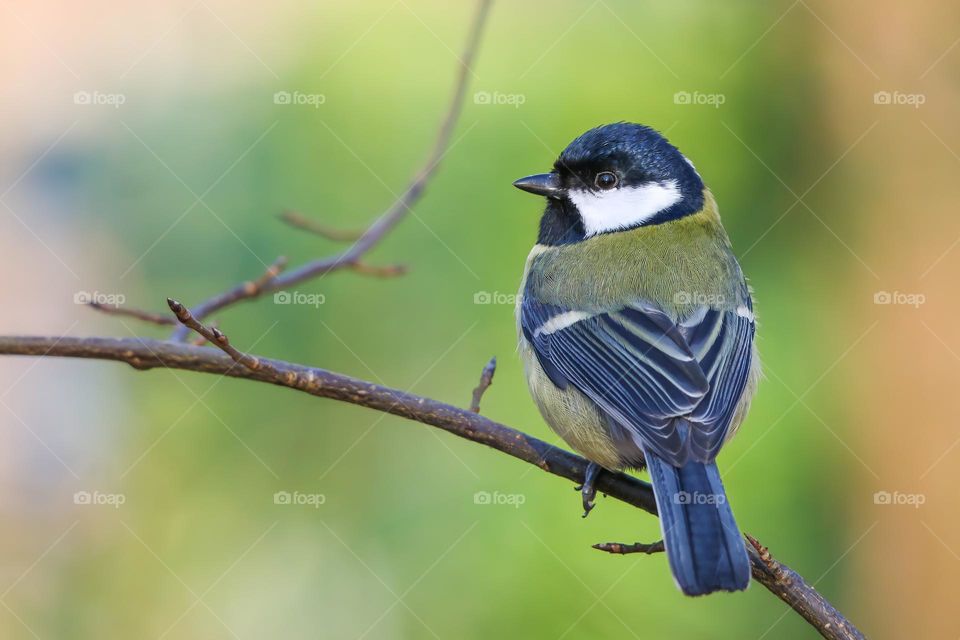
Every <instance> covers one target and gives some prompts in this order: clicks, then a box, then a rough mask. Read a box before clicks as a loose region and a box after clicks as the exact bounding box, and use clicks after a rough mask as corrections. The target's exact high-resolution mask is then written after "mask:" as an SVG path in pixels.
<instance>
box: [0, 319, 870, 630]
mask: <svg viewBox="0 0 960 640" xmlns="http://www.w3.org/2000/svg"><path fill="white" fill-rule="evenodd" d="M174 304H176V303H174ZM171 306H173V304H172V305H171ZM187 313H189V312H187ZM194 315H195V314H194ZM197 325H198V326H199V327H200V331H199V332H200V333H201V335H205V336H206V337H207V338H208V340H210V341H211V342H212V343H213V344H215V345H216V346H217V347H218V348H216V349H215V348H212V347H209V346H208V347H199V346H194V345H190V344H184V343H181V342H171V341H161V340H147V339H141V338H73V337H6V336H0V355H26V356H56V357H70V358H88V359H96V360H114V361H117V362H125V363H127V364H129V365H130V366H132V367H134V368H136V369H140V370H146V369H154V368H169V369H182V370H185V371H196V372H200V373H213V374H218V375H224V376H229V377H231V378H244V379H248V380H256V381H259V382H266V383H269V384H274V385H277V386H281V387H288V388H290V389H296V390H297V391H302V392H304V393H309V394H310V395H314V396H318V397H321V398H331V399H334V400H340V401H343V402H349V403H351V404H355V405H359V406H362V407H367V408H370V409H375V410H377V411H383V412H386V413H389V414H392V415H396V416H400V417H403V418H407V419H410V420H413V421H416V422H421V423H423V424H427V425H430V426H433V427H437V428H439V429H443V430H444V431H447V432H449V433H452V434H454V435H456V436H459V437H461V438H465V439H467V440H471V441H473V442H478V443H480V444H485V445H487V446H488V447H491V448H493V449H496V450H498V451H501V452H503V453H506V454H507V455H510V456H513V457H514V458H517V459H518V460H523V461H524V462H528V463H530V464H532V465H535V466H537V467H539V468H540V469H542V470H544V471H546V472H547V473H551V474H553V475H556V476H559V477H561V478H566V479H568V480H572V481H573V482H578V483H580V482H583V479H584V474H585V472H586V469H587V464H588V462H587V460H585V459H583V458H581V457H580V456H577V455H574V454H573V453H570V452H569V451H565V450H563V449H560V448H558V447H554V446H553V445H551V444H548V443H546V442H544V441H543V440H539V439H537V438H534V437H533V436H529V435H527V434H525V433H522V432H520V431H517V430H515V429H511V428H510V427H507V426H505V425H502V424H500V423H498V422H494V421H493V420H490V419H488V418H486V417H484V416H482V415H480V414H477V413H474V412H473V411H470V410H468V409H460V408H458V407H454V406H452V405H449V404H445V403H442V402H439V401H437V400H433V399H431V398H425V397H422V396H417V395H414V394H412V393H407V392H404V391H399V390H397V389H391V388H389V387H384V386H381V385H378V384H374V383H372V382H367V381H365V380H359V379H357V378H352V377H350V376H346V375H343V374H340V373H334V372H332V371H327V370H325V369H318V368H314V367H307V366H304V365H301V364H294V363H290V362H284V361H281V360H272V359H268V358H259V357H254V356H248V355H247V354H243V353H240V352H239V351H237V352H236V353H235V354H230V355H228V354H227V353H224V352H223V351H221V350H222V349H224V346H225V344H226V345H228V344H229V341H226V338H225V336H224V337H223V338H222V339H221V338H218V337H217V334H219V335H221V336H222V332H219V331H218V330H214V329H207V328H205V327H203V326H202V325H199V323H197ZM231 348H232V347H231ZM247 358H251V359H252V360H246V359H247ZM252 361H256V366H251V364H252ZM238 362H240V363H241V364H244V366H237V363H238ZM247 363H251V364H247ZM597 489H598V490H599V491H602V492H603V493H605V494H607V495H608V496H610V497H613V498H616V499H617V500H620V501H622V502H625V503H627V504H630V505H633V506H635V507H638V508H640V509H643V510H644V511H647V512H648V513H651V514H656V512H657V507H656V502H655V500H654V496H653V489H652V488H651V487H650V485H649V484H647V483H646V482H643V481H641V480H638V479H637V478H634V477H632V476H628V475H626V474H623V473H602V474H600V476H599V477H598V479H597ZM751 541H752V542H751V545H750V546H748V547H747V551H748V553H749V555H750V562H751V565H752V571H753V578H754V580H756V581H757V582H759V583H760V584H762V585H763V586H764V587H766V588H767V589H768V590H769V591H770V592H771V593H773V594H774V595H776V596H777V597H778V598H780V599H781V600H783V601H784V602H786V603H787V604H788V605H790V607H792V608H793V609H794V611H796V612H797V613H799V614H800V615H801V616H803V618H804V619H805V620H807V622H809V623H810V624H811V625H812V626H813V627H814V628H816V629H817V631H818V632H820V634H821V635H822V636H823V637H825V638H829V639H831V640H862V639H863V638H864V636H863V634H862V633H860V631H859V630H858V629H857V628H856V627H855V626H854V625H853V624H852V623H851V622H850V621H849V620H847V619H846V618H844V617H843V615H842V614H841V613H840V612H839V611H837V609H836V608H834V606H833V605H831V604H830V603H829V602H828V601H827V600H826V599H825V598H824V597H823V596H822V595H820V594H819V593H818V592H817V591H816V589H814V588H813V587H812V586H811V585H810V584H808V583H807V582H806V581H805V580H804V579H803V578H802V577H801V576H800V575H799V574H798V573H796V572H795V571H793V570H792V569H790V568H789V567H787V566H786V565H784V564H782V563H780V562H777V561H776V560H774V559H773V558H772V557H771V556H770V554H769V552H768V551H767V550H766V549H765V548H764V547H762V546H760V544H759V543H755V544H754V542H755V539H751Z"/></svg>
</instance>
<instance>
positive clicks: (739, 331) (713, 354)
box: [680, 298, 756, 461]
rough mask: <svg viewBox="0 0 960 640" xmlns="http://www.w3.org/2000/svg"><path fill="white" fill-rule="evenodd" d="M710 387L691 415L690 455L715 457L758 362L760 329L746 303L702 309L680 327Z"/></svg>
mask: <svg viewBox="0 0 960 640" xmlns="http://www.w3.org/2000/svg"><path fill="white" fill-rule="evenodd" d="M680 330H681V332H683V334H684V337H685V338H686V340H687V344H688V345H689V346H690V350H691V351H692V352H693V354H694V356H695V357H696V359H697V361H698V362H699V363H700V367H701V369H702V370H703V372H704V375H705V376H706V378H707V380H708V381H709V383H710V389H709V391H707V393H706V395H704V397H703V398H702V399H701V400H700V403H699V404H698V405H697V406H696V408H695V409H694V410H693V411H692V412H691V413H690V415H689V416H687V419H688V420H689V421H690V422H691V423H692V424H693V425H694V427H693V428H692V429H691V430H690V449H691V455H692V456H693V457H694V458H695V459H696V460H701V461H708V460H713V459H714V458H715V457H716V456H717V453H718V452H719V451H720V447H721V446H723V442H724V440H725V438H726V435H727V431H728V430H729V429H730V424H731V422H732V420H733V417H734V414H735V413H736V411H737V408H738V407H739V405H740V399H741V398H742V396H743V392H744V390H745V389H746V386H747V383H748V380H749V377H750V370H751V368H752V365H753V337H754V332H755V330H756V326H755V322H754V318H753V308H752V304H751V303H750V300H749V298H748V299H747V304H746V305H745V306H743V307H741V308H740V309H738V310H736V311H728V310H720V309H710V308H706V307H704V308H702V309H700V310H698V312H697V313H695V314H693V316H691V317H689V318H687V319H686V320H685V321H684V322H682V323H681V325H680Z"/></svg>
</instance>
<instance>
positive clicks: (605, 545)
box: [593, 540, 664, 555]
mask: <svg viewBox="0 0 960 640" xmlns="http://www.w3.org/2000/svg"><path fill="white" fill-rule="evenodd" d="M593 548H594V549H599V550H600V551H606V552H607V553H619V554H620V555H626V554H628V553H645V554H647V555H651V554H654V553H661V552H662V551H664V546H663V540H657V541H656V542H634V543H633V544H625V543H623V542H598V543H597V544H595V545H593Z"/></svg>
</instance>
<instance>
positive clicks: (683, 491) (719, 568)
mask: <svg viewBox="0 0 960 640" xmlns="http://www.w3.org/2000/svg"><path fill="white" fill-rule="evenodd" d="M514 186H516V187H518V188H520V189H522V190H524V191H528V192H530V193H534V194H537V195H541V196H545V197H546V199H547V206H546V210H545V211H544V213H543V216H542V218H541V220H540V233H539V237H538V240H537V244H536V245H535V246H534V247H533V250H532V251H531V252H530V255H529V257H528V258H527V263H526V268H525V270H524V275H523V280H522V282H521V285H520V295H519V296H518V298H517V300H518V302H517V329H518V334H519V340H520V353H521V357H522V359H523V362H524V369H525V373H526V377H527V381H528V384H529V387H530V392H531V394H532V395H533V399H534V401H535V402H536V404H537V405H538V407H539V409H540V412H541V413H542V415H543V417H544V419H545V420H546V422H547V423H548V424H549V425H550V427H551V428H552V429H553V430H554V431H555V432H556V433H557V434H558V435H559V436H560V437H561V438H563V439H564V440H565V441H566V442H567V443H568V444H569V445H570V446H571V447H573V448H574V449H575V450H576V451H578V452H579V453H581V454H582V455H583V456H585V457H586V458H587V459H588V460H590V461H591V463H592V464H591V466H590V469H589V471H588V473H587V479H586V482H585V483H584V486H583V502H584V508H585V510H586V512H589V510H590V508H591V507H592V506H593V499H594V496H595V490H594V488H593V481H594V480H595V478H596V475H597V473H598V472H599V471H600V468H604V469H608V470H621V469H642V468H644V467H646V468H647V469H648V470H649V473H650V478H651V480H652V483H653V489H654V494H655V496H656V502H657V510H658V512H659V515H660V526H661V529H662V531H663V541H664V545H665V547H666V551H667V556H668V558H669V563H670V569H671V571H672V573H673V576H674V578H675V579H676V582H677V584H678V586H679V587H680V589H681V590H682V591H683V592H684V593H685V594H687V595H702V594H707V593H712V592H714V591H720V590H723V591H738V590H742V589H745V588H746V587H747V585H748V584H749V581H750V563H749V560H748V557H747V553H746V548H745V546H744V539H743V538H742V537H741V535H740V531H739V529H738V528H737V523H736V522H735V520H734V518H733V511H731V509H730V505H729V503H728V502H727V498H726V494H725V493H724V490H723V484H722V483H721V481H720V474H719V472H718V470H717V465H716V462H715V458H716V456H717V453H718V452H719V451H720V448H721V447H722V446H723V444H724V443H725V442H726V441H727V440H729V439H730V437H731V436H732V435H733V434H734V432H735V431H736V430H737V427H738V426H739V425H740V423H741V422H742V421H743V419H744V417H745V415H746V413H747V410H748V409H749V405H750V400H751V398H752V396H753V393H754V390H755V388H756V384H757V380H758V378H759V373H760V368H759V361H758V358H757V355H756V351H755V347H754V332H755V326H756V325H755V320H754V314H753V303H752V300H751V297H750V291H749V289H748V287H747V283H746V280H745V279H744V276H743V273H742V271H741V270H740V265H739V264H738V263H737V259H736V258H735V257H734V255H733V252H732V249H731V247H730V240H729V239H728V237H727V234H726V231H725V230H724V228H723V226H722V225H721V223H720V216H719V214H718V211H717V204H716V202H715V200H714V198H713V195H712V194H711V193H710V190H709V189H707V188H706V187H705V186H704V184H703V180H702V179H701V177H700V174H699V173H698V172H697V170H696V168H695V167H694V165H693V163H691V162H690V161H689V160H687V158H686V157H685V156H684V155H683V154H682V153H680V151H679V150H678V149H677V148H676V147H674V146H673V145H672V144H670V143H669V142H668V141H667V140H666V138H664V137H663V136H662V135H660V134H659V133H658V132H656V131H655V130H653V129H651V128H650V127H646V126H642V125H639V124H631V123H617V124H610V125H605V126H601V127H597V128H595V129H592V130H590V131H587V132H586V133H584V134H583V135H581V136H580V137H579V138H577V139H576V140H574V141H573V142H572V143H570V145H569V146H568V147H567V148H566V149H565V150H564V151H563V153H562V154H561V155H560V157H559V159H558V160H557V161H556V163H555V164H554V166H553V171H551V172H550V173H545V174H540V175H532V176H528V177H526V178H521V179H520V180H517V181H516V182H514ZM584 516H586V513H584Z"/></svg>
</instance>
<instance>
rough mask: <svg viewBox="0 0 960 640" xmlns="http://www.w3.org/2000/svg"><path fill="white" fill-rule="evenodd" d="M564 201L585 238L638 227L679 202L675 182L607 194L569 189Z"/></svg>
mask: <svg viewBox="0 0 960 640" xmlns="http://www.w3.org/2000/svg"><path fill="white" fill-rule="evenodd" d="M567 197H568V198H570V201H571V202H573V204H574V205H576V207H577V209H578V210H579V211H580V217H581V218H582V219H583V227H584V231H585V232H586V235H587V236H588V237H589V236H594V235H596V234H598V233H603V232H605V231H616V230H617V229H626V228H629V227H633V226H636V225H639V224H642V223H644V222H646V221H647V220H650V219H651V218H653V217H654V216H655V215H657V214H658V213H660V212H661V211H663V210H665V209H669V208H670V207H672V206H673V205H675V204H677V203H678V202H680V200H681V199H682V198H683V196H682V195H681V194H680V188H679V187H678V185H677V181H676V180H665V181H663V182H651V183H650V184H645V185H642V186H639V187H620V188H619V189H611V190H610V191H597V192H594V191H580V190H574V189H571V190H570V191H569V192H568V193H567Z"/></svg>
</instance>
